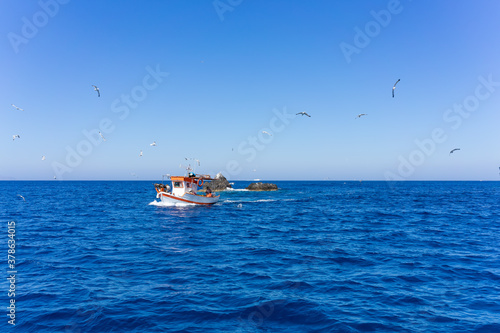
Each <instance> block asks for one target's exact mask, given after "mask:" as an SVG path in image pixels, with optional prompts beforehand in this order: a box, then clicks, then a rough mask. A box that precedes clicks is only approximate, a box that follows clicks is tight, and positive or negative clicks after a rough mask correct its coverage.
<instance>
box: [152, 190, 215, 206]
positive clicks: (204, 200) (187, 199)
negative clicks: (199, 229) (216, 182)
mask: <svg viewBox="0 0 500 333" xmlns="http://www.w3.org/2000/svg"><path fill="white" fill-rule="evenodd" d="M156 198H158V199H160V200H161V202H165V203H171V204H178V203H187V204H195V205H213V204H214V203H216V202H218V201H219V198H220V196H218V195H216V196H212V197H207V196H204V195H197V194H190V193H185V194H184V195H182V196H176V195H173V194H172V193H167V192H159V193H158V194H157V195H156Z"/></svg>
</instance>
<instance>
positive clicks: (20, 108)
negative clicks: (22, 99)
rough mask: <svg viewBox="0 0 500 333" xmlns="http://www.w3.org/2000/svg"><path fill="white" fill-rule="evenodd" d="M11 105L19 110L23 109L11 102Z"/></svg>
mask: <svg viewBox="0 0 500 333" xmlns="http://www.w3.org/2000/svg"><path fill="white" fill-rule="evenodd" d="M11 105H12V106H13V107H15V108H16V109H18V110H19V111H24V110H23V109H21V108H20V107H17V106H15V105H14V104H11Z"/></svg>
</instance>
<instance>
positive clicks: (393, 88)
mask: <svg viewBox="0 0 500 333" xmlns="http://www.w3.org/2000/svg"><path fill="white" fill-rule="evenodd" d="M399 81H401V79H398V80H397V81H396V83H394V86H393V87H392V98H394V90H396V84H398V82H399Z"/></svg>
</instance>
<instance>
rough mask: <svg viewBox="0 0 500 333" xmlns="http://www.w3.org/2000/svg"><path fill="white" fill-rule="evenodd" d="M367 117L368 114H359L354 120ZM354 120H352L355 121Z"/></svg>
mask: <svg viewBox="0 0 500 333" xmlns="http://www.w3.org/2000/svg"><path fill="white" fill-rule="evenodd" d="M367 115H368V113H360V114H358V115H357V116H356V118H361V117H362V116H367ZM356 118H354V119H356Z"/></svg>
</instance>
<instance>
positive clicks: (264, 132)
mask: <svg viewBox="0 0 500 333" xmlns="http://www.w3.org/2000/svg"><path fill="white" fill-rule="evenodd" d="M262 133H263V134H267V135H269V136H273V135H272V134H270V133H269V132H266V131H262Z"/></svg>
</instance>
